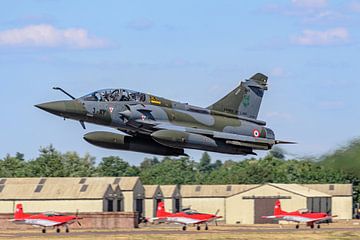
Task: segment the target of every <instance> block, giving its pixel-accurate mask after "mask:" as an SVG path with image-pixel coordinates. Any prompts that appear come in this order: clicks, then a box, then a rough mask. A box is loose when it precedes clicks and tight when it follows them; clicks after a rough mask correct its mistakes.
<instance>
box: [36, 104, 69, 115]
mask: <svg viewBox="0 0 360 240" xmlns="http://www.w3.org/2000/svg"><path fill="white" fill-rule="evenodd" d="M35 107H37V108H40V109H41V110H44V111H46V112H50V113H55V114H58V113H63V112H65V111H66V107H65V101H56V102H47V103H41V104H37V105H35Z"/></svg>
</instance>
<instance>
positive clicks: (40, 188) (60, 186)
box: [0, 177, 140, 199]
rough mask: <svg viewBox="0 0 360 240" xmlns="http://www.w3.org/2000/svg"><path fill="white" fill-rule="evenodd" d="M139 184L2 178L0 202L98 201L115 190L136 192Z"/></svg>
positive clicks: (102, 179) (125, 180)
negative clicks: (33, 200) (34, 200)
mask: <svg viewBox="0 0 360 240" xmlns="http://www.w3.org/2000/svg"><path fill="white" fill-rule="evenodd" d="M139 182H140V179H139V177H83V178H82V177H48V178H46V177H45V178H0V199H78V198H86V199H89V198H92V199H97V198H103V197H104V194H105V193H106V192H107V191H108V190H109V189H111V191H112V192H113V191H114V189H116V186H119V187H120V190H121V191H133V190H134V188H135V187H136V185H137V184H138V183H139ZM109 191H110V190H109Z"/></svg>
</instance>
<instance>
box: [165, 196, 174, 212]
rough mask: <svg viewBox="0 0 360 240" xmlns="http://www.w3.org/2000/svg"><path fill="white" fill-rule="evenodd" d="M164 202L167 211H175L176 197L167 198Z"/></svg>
mask: <svg viewBox="0 0 360 240" xmlns="http://www.w3.org/2000/svg"><path fill="white" fill-rule="evenodd" d="M164 203H165V211H167V212H171V213H173V212H174V209H175V205H174V204H175V201H174V199H173V198H165V199H164Z"/></svg>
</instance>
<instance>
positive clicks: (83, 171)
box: [62, 152, 95, 177]
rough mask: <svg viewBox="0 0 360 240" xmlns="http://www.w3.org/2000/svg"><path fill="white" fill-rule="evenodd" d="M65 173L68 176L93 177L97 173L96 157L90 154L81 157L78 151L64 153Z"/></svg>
mask: <svg viewBox="0 0 360 240" xmlns="http://www.w3.org/2000/svg"><path fill="white" fill-rule="evenodd" d="M62 161H63V166H64V174H65V176H67V177H91V176H93V175H94V173H95V158H94V157H92V156H90V155H89V154H85V156H84V157H79V155H78V154H77V153H76V152H67V153H65V154H63V155H62Z"/></svg>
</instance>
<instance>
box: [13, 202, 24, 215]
mask: <svg viewBox="0 0 360 240" xmlns="http://www.w3.org/2000/svg"><path fill="white" fill-rule="evenodd" d="M24 215H25V214H24V211H23V206H22V204H21V203H18V204H16V210H15V212H14V219H19V218H22V217H23V216H24Z"/></svg>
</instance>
